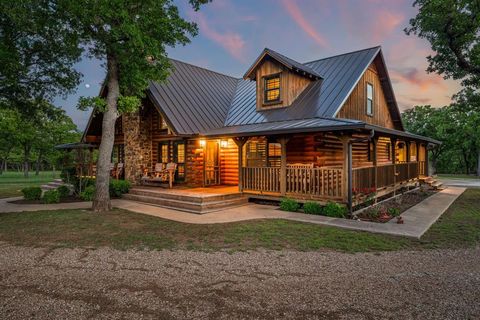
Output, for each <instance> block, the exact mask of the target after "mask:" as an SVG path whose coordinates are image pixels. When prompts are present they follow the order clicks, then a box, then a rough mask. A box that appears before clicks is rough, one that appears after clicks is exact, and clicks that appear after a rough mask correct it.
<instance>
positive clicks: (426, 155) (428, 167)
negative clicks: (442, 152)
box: [425, 143, 430, 177]
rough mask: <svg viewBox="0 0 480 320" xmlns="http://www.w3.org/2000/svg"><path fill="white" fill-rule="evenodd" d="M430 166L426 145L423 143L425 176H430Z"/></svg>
mask: <svg viewBox="0 0 480 320" xmlns="http://www.w3.org/2000/svg"><path fill="white" fill-rule="evenodd" d="M429 169H430V164H429V163H428V143H425V176H427V177H429V176H430V170H429Z"/></svg>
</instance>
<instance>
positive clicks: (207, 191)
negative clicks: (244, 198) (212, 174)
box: [135, 186, 240, 198]
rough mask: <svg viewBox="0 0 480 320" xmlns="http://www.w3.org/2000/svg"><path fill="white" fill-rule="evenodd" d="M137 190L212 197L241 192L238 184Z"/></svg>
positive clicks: (147, 187)
mask: <svg viewBox="0 0 480 320" xmlns="http://www.w3.org/2000/svg"><path fill="white" fill-rule="evenodd" d="M135 189H136V190H148V191H149V192H154V193H158V194H164V195H177V196H185V197H192V198H210V197H217V196H225V195H233V194H240V192H239V191H238V186H211V187H205V188H188V187H173V188H172V189H165V188H160V187H151V186H138V187H135Z"/></svg>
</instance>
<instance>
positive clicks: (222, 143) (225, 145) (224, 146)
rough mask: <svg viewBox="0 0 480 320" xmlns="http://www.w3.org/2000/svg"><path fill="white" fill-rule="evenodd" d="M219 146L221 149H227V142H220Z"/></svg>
mask: <svg viewBox="0 0 480 320" xmlns="http://www.w3.org/2000/svg"><path fill="white" fill-rule="evenodd" d="M220 146H221V147H222V148H226V147H228V141H227V140H221V141H220Z"/></svg>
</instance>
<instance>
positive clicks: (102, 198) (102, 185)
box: [92, 55, 120, 212]
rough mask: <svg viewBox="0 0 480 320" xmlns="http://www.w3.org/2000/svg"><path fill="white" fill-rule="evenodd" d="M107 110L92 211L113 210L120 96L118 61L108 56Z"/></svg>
mask: <svg viewBox="0 0 480 320" xmlns="http://www.w3.org/2000/svg"><path fill="white" fill-rule="evenodd" d="M107 88H108V92H107V110H106V111H105V112H104V113H103V123H102V140H101V142H100V147H99V150H98V161H97V179H96V183H95V189H96V190H95V197H94V199H93V206H92V210H93V211H95V212H104V211H109V210H110V209H111V208H112V204H111V202H110V194H109V183H110V162H111V156H112V149H113V142H114V138H115V135H114V133H115V120H117V118H118V111H117V101H118V97H119V95H120V88H119V84H118V66H117V60H116V58H115V57H114V56H112V55H107Z"/></svg>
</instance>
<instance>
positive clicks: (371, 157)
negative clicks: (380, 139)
mask: <svg viewBox="0 0 480 320" xmlns="http://www.w3.org/2000/svg"><path fill="white" fill-rule="evenodd" d="M374 151H375V150H374V145H373V142H372V141H368V161H373V160H374V159H375V152H374Z"/></svg>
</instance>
